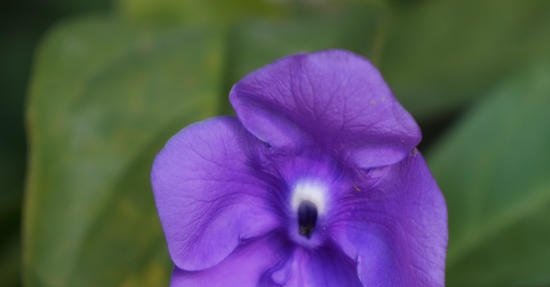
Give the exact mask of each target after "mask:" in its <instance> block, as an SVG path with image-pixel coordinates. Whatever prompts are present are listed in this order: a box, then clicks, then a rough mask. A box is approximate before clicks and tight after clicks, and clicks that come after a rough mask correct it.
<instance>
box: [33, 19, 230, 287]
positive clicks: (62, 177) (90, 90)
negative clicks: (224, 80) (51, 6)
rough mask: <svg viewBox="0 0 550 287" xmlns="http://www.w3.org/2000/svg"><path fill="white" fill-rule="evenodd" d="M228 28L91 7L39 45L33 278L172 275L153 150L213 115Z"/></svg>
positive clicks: (88, 280) (164, 279)
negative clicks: (138, 18) (149, 25)
mask: <svg viewBox="0 0 550 287" xmlns="http://www.w3.org/2000/svg"><path fill="white" fill-rule="evenodd" d="M222 44H223V38H222V37H221V35H220V33H219V32H217V31H216V30H211V29H208V28H206V27H174V28H165V29H151V30H144V29H137V28H135V27H131V26H128V25H126V24H123V23H121V22H118V21H116V20H114V19H111V18H104V17H91V18H87V19H81V20H76V21H71V22H68V23H64V24H63V25H61V26H58V27H57V28H56V29H54V30H53V32H50V33H49V34H48V35H47V38H46V40H45V41H44V43H43V44H42V46H41V47H40V49H39V53H38V57H37V61H36V65H35V68H34V72H33V74H34V75H33V77H32V85H31V91H30V100H29V103H28V126H29V137H30V153H31V155H30V174H29V182H28V190H27V194H26V202H25V226H24V258H23V260H24V278H25V283H26V286H30V287H32V286H167V285H168V278H169V273H170V272H171V263H170V260H169V259H168V255H167V252H166V247H165V242H164V237H163V235H162V232H161V228H160V224H159V221H158V218H157V213H156V209H155V206H154V201H153V196H152V191H151V188H150V183H149V171H150V168H151V164H152V160H153V158H154V156H155V154H156V153H157V152H158V151H159V150H160V148H161V147H162V146H163V145H164V143H165V142H166V141H167V140H168V138H169V137H170V136H171V135H173V134H175V133H176V132H177V131H178V130H179V129H181V128H183V127H184V126H185V125H187V124H189V123H190V122H193V121H197V120H201V119H204V118H207V117H210V116H213V115H214V114H215V113H216V111H218V110H219V103H218V102H217V98H218V95H217V94H218V92H219V89H220V85H219V83H220V78H221V74H220V71H221V62H222V61H221V57H222V56H221V55H222V54H221V50H222Z"/></svg>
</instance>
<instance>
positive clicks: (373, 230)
mask: <svg viewBox="0 0 550 287" xmlns="http://www.w3.org/2000/svg"><path fill="white" fill-rule="evenodd" d="M335 206H338V210H337V211H336V213H335V214H334V220H335V222H333V224H332V229H331V230H330V233H331V235H332V237H333V238H334V239H335V240H336V242H338V244H339V246H340V247H341V248H342V249H343V250H344V252H345V253H346V254H347V255H348V256H349V257H350V258H355V259H356V260H357V264H358V269H357V272H358V274H359V278H360V279H361V282H363V285H364V286H426V287H435V286H444V269H445V253H446V247H447V209H446V206H445V200H444V198H443V195H442V194H441V192H440V190H439V188H438V187H437V184H436V183H435V181H434V179H433V178H432V175H431V174H430V171H429V170H428V167H427V165H426V163H425V162H424V159H423V158H422V156H421V155H420V153H419V152H418V151H417V150H414V151H413V152H411V153H410V154H409V156H408V157H407V158H406V159H404V160H403V161H402V162H400V163H398V164H395V165H393V166H389V167H385V168H381V169H379V170H377V171H373V172H371V173H370V174H369V180H366V181H365V182H363V183H362V184H358V185H357V186H356V187H354V188H352V189H351V190H350V191H349V193H348V194H346V195H344V196H341V197H340V198H339V199H338V201H337V202H336V203H335Z"/></svg>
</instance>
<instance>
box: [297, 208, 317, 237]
mask: <svg viewBox="0 0 550 287" xmlns="http://www.w3.org/2000/svg"><path fill="white" fill-rule="evenodd" d="M316 223H317V206H315V204H314V203H313V202H311V201H309V200H304V201H302V202H300V205H299V206H298V226H299V232H300V235H302V236H304V237H306V238H308V239H309V238H311V234H312V233H313V231H314V229H315V224H316Z"/></svg>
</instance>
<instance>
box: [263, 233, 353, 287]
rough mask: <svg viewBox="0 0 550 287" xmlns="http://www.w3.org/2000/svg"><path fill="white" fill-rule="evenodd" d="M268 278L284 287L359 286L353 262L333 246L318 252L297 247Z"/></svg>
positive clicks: (320, 249)
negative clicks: (284, 262) (283, 263)
mask: <svg viewBox="0 0 550 287" xmlns="http://www.w3.org/2000/svg"><path fill="white" fill-rule="evenodd" d="M271 278H272V279H273V281H274V282H276V283H277V284H279V285H278V286H287V287H341V286H346V287H362V286H363V285H361V282H360V281H359V278H358V277H357V272H356V267H355V263H354V262H353V261H352V260H350V259H349V258H347V257H346V256H345V255H344V254H342V252H341V251H339V250H338V249H337V248H334V247H333V246H332V245H330V244H329V245H326V246H323V247H321V248H318V249H305V248H296V249H295V250H294V253H293V255H292V257H291V258H290V259H289V260H288V261H287V262H286V264H285V265H284V266H283V267H282V268H280V269H279V270H277V271H275V272H274V273H273V274H272V275H271Z"/></svg>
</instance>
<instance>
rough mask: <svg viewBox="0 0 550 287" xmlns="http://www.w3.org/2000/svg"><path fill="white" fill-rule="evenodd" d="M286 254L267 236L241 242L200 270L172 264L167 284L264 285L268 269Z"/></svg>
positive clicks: (182, 286) (181, 286)
mask: <svg viewBox="0 0 550 287" xmlns="http://www.w3.org/2000/svg"><path fill="white" fill-rule="evenodd" d="M288 256H289V249H288V246H285V245H283V244H282V241H281V240H278V238H274V237H271V236H266V237H265V238H260V239H258V240H253V241H252V242H249V243H247V244H243V245H241V246H240V247H239V248H237V249H236V250H235V251H234V252H233V253H231V254H230V255H229V256H228V257H227V258H226V259H225V260H223V261H222V262H221V263H220V264H218V265H216V266H214V267H212V268H210V269H206V270H201V271H194V272H190V271H184V270H181V269H179V268H177V267H176V268H175V269H174V272H173V273H172V281H171V283H170V286H171V287H189V286H204V287H230V286H235V287H237V286H238V287H256V286H258V287H268V286H273V284H271V283H272V282H271V281H269V280H266V279H269V278H268V277H266V276H267V275H269V274H271V273H270V272H271V270H272V269H273V268H274V267H276V266H278V265H279V264H280V263H281V262H284V261H285V260H286V258H287V257H288Z"/></svg>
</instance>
